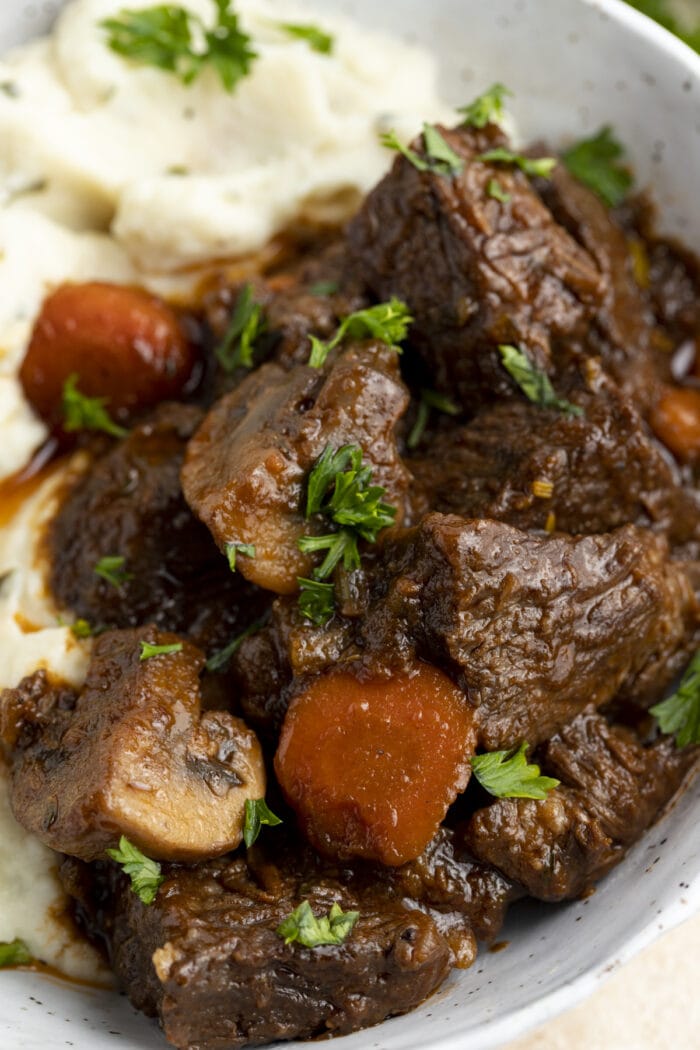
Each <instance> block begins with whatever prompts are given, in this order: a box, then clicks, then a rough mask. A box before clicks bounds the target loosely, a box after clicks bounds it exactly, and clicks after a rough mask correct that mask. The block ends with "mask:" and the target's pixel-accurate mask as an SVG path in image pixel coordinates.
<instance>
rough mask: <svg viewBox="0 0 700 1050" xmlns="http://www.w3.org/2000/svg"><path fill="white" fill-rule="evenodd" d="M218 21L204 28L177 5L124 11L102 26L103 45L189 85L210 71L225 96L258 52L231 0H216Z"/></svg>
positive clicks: (104, 21) (196, 17)
mask: <svg viewBox="0 0 700 1050" xmlns="http://www.w3.org/2000/svg"><path fill="white" fill-rule="evenodd" d="M214 6H215V8H216V22H215V23H214V24H212V25H211V26H208V25H206V24H205V23H204V22H203V21H202V19H201V18H199V16H198V15H196V14H194V12H192V11H189V10H186V9H185V8H184V7H181V6H179V5H177V4H156V5H155V6H153V7H145V8H139V9H136V10H131V9H122V10H121V11H120V12H119V13H118V14H117V15H116V16H115V17H114V18H106V19H104V20H103V21H102V22H100V27H101V28H102V29H103V30H104V31H105V33H106V36H107V40H106V42H107V46H108V47H109V48H111V50H112V51H115V52H116V53H117V54H118V55H121V56H122V57H123V58H127V59H129V60H130V61H132V62H134V63H136V64H137V65H142V66H155V67H156V68H157V69H162V70H165V71H166V72H169V73H173V74H174V75H175V76H177V77H178V78H179V79H180V80H181V81H182V83H183V84H191V83H192V82H193V81H194V80H196V79H197V77H198V76H199V75H200V74H201V73H202V71H203V70H204V69H206V68H210V69H213V70H214V71H215V72H216V73H217V74H218V76H219V79H220V80H221V83H222V84H223V86H224V88H225V89H226V91H229V92H230V91H233V89H234V88H235V87H236V85H237V84H238V82H239V80H241V79H242V78H243V77H245V76H247V74H248V73H249V72H250V70H251V67H252V64H253V62H254V61H255V59H256V58H257V57H258V56H257V53H256V52H255V51H254V50H253V48H252V46H251V38H250V37H249V36H248V34H247V33H244V32H243V31H242V30H241V28H240V25H239V21H238V15H237V14H236V13H235V11H234V9H233V5H232V3H231V0H214Z"/></svg>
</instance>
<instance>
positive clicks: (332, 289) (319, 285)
mask: <svg viewBox="0 0 700 1050" xmlns="http://www.w3.org/2000/svg"><path fill="white" fill-rule="evenodd" d="M339 288H340V284H339V283H338V281H316V283H315V284H312V285H311V287H310V288H309V291H310V292H311V294H312V295H319V296H322V295H335V293H336V292H337V291H338V289H339Z"/></svg>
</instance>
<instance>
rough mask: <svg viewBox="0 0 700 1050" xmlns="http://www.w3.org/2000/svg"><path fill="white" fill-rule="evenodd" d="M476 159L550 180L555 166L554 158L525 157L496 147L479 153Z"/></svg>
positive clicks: (502, 147)
mask: <svg viewBox="0 0 700 1050" xmlns="http://www.w3.org/2000/svg"><path fill="white" fill-rule="evenodd" d="M477 159H478V160H480V161H483V162H484V163H488V164H509V165H511V166H512V167H515V168H520V170H521V171H522V172H524V173H525V175H530V176H533V177H534V176H538V177H539V178H541V179H548V178H550V176H551V174H552V172H553V171H554V169H555V168H556V166H557V158H556V157H525V156H523V154H522V153H514V152H513V150H511V149H506V147H505V146H497V147H496V149H489V150H487V151H486V153H480V154H479V157H478V158H477Z"/></svg>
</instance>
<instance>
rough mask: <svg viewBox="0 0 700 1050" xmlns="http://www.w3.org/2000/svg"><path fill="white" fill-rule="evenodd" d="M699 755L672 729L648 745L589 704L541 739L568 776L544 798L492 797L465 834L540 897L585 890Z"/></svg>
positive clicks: (478, 851) (547, 761)
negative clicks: (677, 742)
mask: <svg viewBox="0 0 700 1050" xmlns="http://www.w3.org/2000/svg"><path fill="white" fill-rule="evenodd" d="M697 759H698V753H697V749H695V751H694V752H693V751H692V750H690V751H688V750H687V751H684V752H683V751H678V750H677V749H676V748H675V747H674V745H673V743H672V741H670V740H668V739H665V740H660V741H658V742H657V743H655V744H652V745H650V746H644V745H643V744H642V743H641V741H640V740H639V739H638V738H637V737H636V736H635V734H634V733H633V732H632V731H631V730H629V729H626V728H623V727H621V726H613V725H609V724H608V723H607V722H606V720H605V719H604V718H603V717H601V716H600V715H597V714H596V713H595V712H594V710H593V709H592V708H591V709H589V710H587V711H585V712H583V713H582V714H581V715H579V717H578V718H577V719H575V720H574V721H573V722H571V723H570V724H569V725H567V726H565V727H564V728H563V729H562V730H561V731H560V732H559V733H558V734H556V735H555V736H554V737H552V739H551V740H549V741H548V742H547V743H546V744H545V745H544V748H543V749H542V765H543V767H544V769H545V771H546V772H547V773H548V774H551V775H553V776H555V777H557V778H558V779H559V780H561V786H560V787H558V788H555V790H554V791H552V792H550V794H549V795H548V797H547V798H546V799H544V800H541V801H538V800H535V799H515V798H502V799H496V800H494V801H493V802H492V803H491V805H490V806H487V807H486V808H485V809H481V810H478V811H477V812H476V813H475V814H474V815H473V816H472V818H471V819H470V821H469V823H468V825H467V828H466V831H465V835H464V843H465V845H466V848H467V849H469V850H470V851H471V852H472V853H473V855H474V856H475V857H477V858H478V859H479V860H481V861H482V862H484V863H486V864H493V865H494V866H495V867H496V868H498V870H499V871H501V872H503V873H504V874H505V875H506V876H507V877H508V878H509V879H513V880H514V881H516V882H519V883H521V884H522V885H523V886H525V888H526V889H527V891H528V893H530V894H531V895H532V896H534V897H538V898H539V899H541V900H548V901H556V900H562V899H564V898H571V897H577V896H579V895H580V894H581V893H583V892H585V890H587V889H588V888H590V886H591V885H592V884H593V883H594V882H596V881H597V880H598V879H599V878H601V876H602V875H604V874H605V873H606V872H607V871H609V870H610V868H612V867H613V866H614V865H615V864H618V863H619V862H620V861H621V860H622V858H623V857H624V855H625V852H626V850H627V849H628V848H629V846H631V845H632V843H634V842H635V841H636V840H637V839H638V838H639V837H640V835H641V834H642V833H643V832H644V831H645V830H646V829H647V828H648V827H649V826H650V825H651V824H652V823H653V822H654V820H655V819H656V818H657V817H658V816H659V814H660V812H661V811H662V810H663V808H664V807H665V806H666V805H667V803H668V802H669V801H670V800H671V799H672V798H673V796H674V795H675V794H676V792H677V791H678V789H679V787H680V786H681V784H682V782H683V779H684V777H685V776H686V774H687V773H688V771H689V770H690V769H691V768H692V766H693V765H694V764H695V763H696V762H697Z"/></svg>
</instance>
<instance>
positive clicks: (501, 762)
mask: <svg viewBox="0 0 700 1050" xmlns="http://www.w3.org/2000/svg"><path fill="white" fill-rule="evenodd" d="M527 748H528V745H527V744H521V745H520V747H519V748H517V749H516V750H514V751H491V752H490V753H489V754H486V755H475V756H474V757H473V758H472V760H471V765H472V769H473V771H474V776H475V777H476V779H477V780H478V781H479V783H480V784H481V786H482V787H483V788H485V789H486V790H487V791H488V793H489V794H490V795H494V796H495V797H496V798H539V799H543V798H546V797H547V794H548V792H550V791H552V789H553V788H555V787H557V786H558V784H559V783H560V782H559V781H558V780H555V779H554V777H543V776H540V767H539V766H538V765H537V764H536V763H535V762H533V763H531V764H529V763H528V761H527V757H526V755H527Z"/></svg>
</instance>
